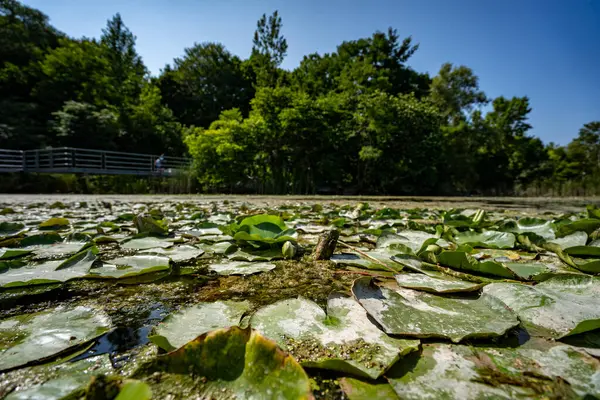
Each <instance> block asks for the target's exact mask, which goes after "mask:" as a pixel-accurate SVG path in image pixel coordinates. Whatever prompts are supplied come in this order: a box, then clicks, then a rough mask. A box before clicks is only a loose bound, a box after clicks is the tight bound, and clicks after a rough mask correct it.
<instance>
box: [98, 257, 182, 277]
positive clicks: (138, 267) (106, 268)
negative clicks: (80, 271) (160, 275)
mask: <svg viewBox="0 0 600 400" xmlns="http://www.w3.org/2000/svg"><path fill="white" fill-rule="evenodd" d="M169 269H170V266H169V259H168V258H167V257H160V256H151V255H136V256H130V257H120V258H114V259H112V260H108V261H107V262H106V263H103V264H102V266H100V267H97V268H92V269H91V270H90V272H89V276H90V277H101V278H128V277H133V276H138V275H143V274H149V273H152V272H160V271H168V270H169Z"/></svg>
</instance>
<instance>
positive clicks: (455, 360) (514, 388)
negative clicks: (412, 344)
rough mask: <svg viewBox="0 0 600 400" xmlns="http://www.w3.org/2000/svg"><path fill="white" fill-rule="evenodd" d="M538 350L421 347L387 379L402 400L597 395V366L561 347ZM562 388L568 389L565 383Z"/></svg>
mask: <svg viewBox="0 0 600 400" xmlns="http://www.w3.org/2000/svg"><path fill="white" fill-rule="evenodd" d="M544 347H545V348H542V349H524V348H518V349H510V348H485V347H468V346H457V345H448V344H426V345H423V353H422V355H421V357H420V358H419V359H418V360H417V362H416V364H415V365H411V367H410V369H409V368H407V367H404V366H401V365H399V366H398V368H397V369H396V370H395V371H393V372H392V374H391V375H392V376H390V377H389V378H388V380H389V382H390V384H391V385H392V387H393V388H394V390H395V391H396V393H397V394H398V396H399V397H400V398H402V399H422V398H436V399H437V398H443V399H446V398H448V399H454V398H456V399H467V400H468V399H488V398H490V399H491V398H494V399H513V398H544V397H546V396H547V394H548V393H552V394H554V395H557V396H558V397H560V398H567V399H568V398H578V397H579V396H584V395H586V394H589V395H593V396H594V395H597V393H598V390H599V389H600V376H599V375H598V373H597V370H598V364H599V363H598V361H595V360H593V359H591V358H590V357H586V356H585V355H582V354H579V353H577V352H576V351H574V350H571V349H569V348H568V347H567V346H553V345H552V344H547V345H545V346H544ZM567 382H568V383H567Z"/></svg>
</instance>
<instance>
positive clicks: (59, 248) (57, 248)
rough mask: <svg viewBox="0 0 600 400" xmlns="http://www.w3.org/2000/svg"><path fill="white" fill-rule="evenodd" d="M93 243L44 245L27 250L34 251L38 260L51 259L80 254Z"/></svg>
mask: <svg viewBox="0 0 600 400" xmlns="http://www.w3.org/2000/svg"><path fill="white" fill-rule="evenodd" d="M90 245H92V243H85V242H59V243H53V244H43V245H38V246H31V247H27V250H33V252H34V253H35V255H36V256H37V257H38V258H50V257H56V256H68V255H71V254H75V253H79V252H81V251H82V250H83V249H85V248H86V247H88V246H90Z"/></svg>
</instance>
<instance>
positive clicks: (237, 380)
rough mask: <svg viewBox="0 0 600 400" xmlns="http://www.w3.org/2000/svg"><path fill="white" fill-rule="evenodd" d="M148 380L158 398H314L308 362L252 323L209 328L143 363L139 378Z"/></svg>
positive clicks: (138, 372) (135, 375) (136, 374)
mask: <svg viewBox="0 0 600 400" xmlns="http://www.w3.org/2000/svg"><path fill="white" fill-rule="evenodd" d="M154 372H159V373H160V375H161V379H160V380H158V381H157V380H152V379H148V380H147V383H149V384H150V385H151V388H152V392H153V394H154V395H155V396H156V398H159V399H162V398H166V397H167V395H168V394H171V395H174V396H175V397H181V398H189V397H191V396H192V394H193V396H197V397H200V398H219V399H234V398H236V399H249V398H256V399H259V398H272V399H282V400H285V399H294V400H296V399H311V398H312V392H311V387H310V380H309V378H308V376H307V375H306V372H304V370H303V369H302V367H301V366H300V365H299V364H298V363H297V362H296V361H295V360H294V359H293V358H292V357H291V356H290V355H288V354H286V353H284V352H283V351H281V350H280V349H279V348H278V347H277V345H276V344H275V343H274V342H272V341H270V340H268V339H266V338H264V337H263V336H261V335H260V334H259V333H258V332H256V331H254V330H252V329H250V328H248V329H240V328H238V327H231V328H228V329H220V330H216V331H212V332H209V333H206V334H204V335H202V336H200V337H198V338H197V339H195V340H193V341H191V342H189V343H187V344H186V345H184V346H183V347H181V348H180V349H178V350H175V351H173V352H171V353H168V354H166V355H164V356H159V357H157V359H156V360H155V361H151V362H149V363H148V364H146V365H143V366H142V367H141V368H140V369H139V370H137V371H136V372H135V373H134V376H133V377H134V378H140V377H145V376H147V377H149V376H151V375H152V374H153V373H154Z"/></svg>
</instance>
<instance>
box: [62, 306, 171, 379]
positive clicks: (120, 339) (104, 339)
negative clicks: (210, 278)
mask: <svg viewBox="0 0 600 400" xmlns="http://www.w3.org/2000/svg"><path fill="white" fill-rule="evenodd" d="M151 307H152V308H151V309H150V310H148V311H149V312H148V313H143V314H141V315H139V316H140V318H139V319H138V320H130V321H128V324H127V325H128V326H117V327H116V328H115V329H113V330H111V331H110V332H108V333H105V334H104V335H102V336H100V337H99V338H98V339H96V343H95V344H94V346H92V348H90V349H89V350H88V351H86V352H85V353H83V354H81V355H79V356H77V357H75V358H73V359H72V360H70V361H71V362H75V361H79V360H83V359H86V358H89V357H94V356H98V355H101V354H107V353H108V354H109V355H110V359H111V362H112V364H113V367H114V368H120V367H122V366H123V364H125V363H126V362H127V361H128V356H119V355H120V354H121V353H124V352H126V351H128V350H131V349H133V348H135V347H139V346H143V345H145V344H147V343H148V342H149V340H148V335H149V334H150V332H151V331H152V328H153V327H154V326H156V325H157V324H158V323H159V322H160V321H162V320H163V319H164V318H165V317H166V316H167V315H168V311H169V310H168V309H167V308H166V307H165V306H164V305H163V304H162V303H155V304H153V305H152V306H151Z"/></svg>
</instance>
